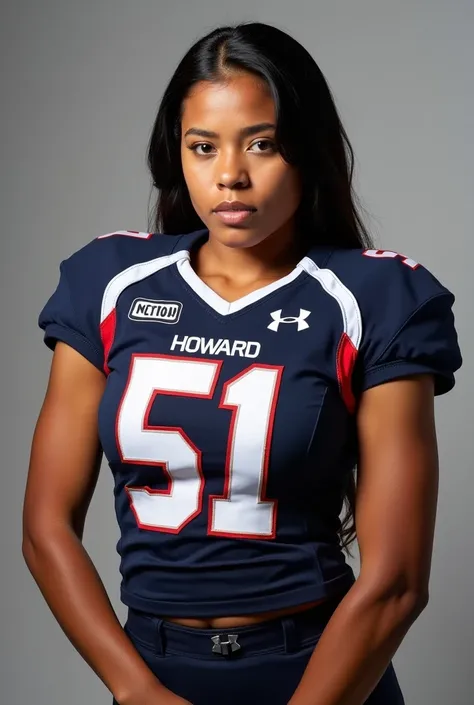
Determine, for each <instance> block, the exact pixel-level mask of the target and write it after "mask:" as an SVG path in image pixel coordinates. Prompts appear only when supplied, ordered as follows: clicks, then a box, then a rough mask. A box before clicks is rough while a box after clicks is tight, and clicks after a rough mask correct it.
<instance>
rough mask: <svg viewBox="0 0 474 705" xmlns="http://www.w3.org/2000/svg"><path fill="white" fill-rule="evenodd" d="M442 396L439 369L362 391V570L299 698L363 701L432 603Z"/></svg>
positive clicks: (358, 704)
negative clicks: (437, 405)
mask: <svg viewBox="0 0 474 705" xmlns="http://www.w3.org/2000/svg"><path fill="white" fill-rule="evenodd" d="M433 397H434V394H433V380H432V378H431V376H429V375H419V376H413V377H410V378H407V379H400V380H396V381H393V382H388V383H386V384H382V385H379V386H377V387H374V388H372V389H369V390H367V391H366V392H365V393H364V394H363V395H362V399H361V403H360V407H359V410H358V419H357V423H358V435H359V464H358V485H357V502H356V517H355V519H356V527H357V537H358V542H359V548H360V557H361V568H360V574H359V577H358V579H357V580H356V582H355V583H354V585H353V586H352V588H351V589H350V590H349V591H348V593H347V594H346V595H345V596H344V598H343V599H342V601H341V602H340V603H339V605H338V606H337V608H336V610H335V612H334V613H333V615H332V616H331V619H330V620H329V622H328V624H327V625H326V628H325V630H324V632H323V634H322V636H321V638H320V640H319V642H318V644H317V645H316V647H315V650H314V652H313V654H312V656H311V659H310V661H309V663H308V665H307V668H306V670H305V673H304V675H303V678H302V680H301V682H300V684H299V686H298V688H297V690H296V692H295V693H294V695H293V697H292V699H291V701H290V705H363V703H364V702H365V701H366V699H367V698H368V697H369V695H370V693H371V692H372V691H373V689H374V688H375V686H376V684H377V683H378V681H379V680H380V678H381V676H382V674H383V672H384V671H385V669H386V668H387V666H388V664H389V662H390V660H391V658H392V657H393V655H394V654H395V652H396V650H397V649H398V647H399V645H400V643H401V642H402V640H403V638H404V637H405V635H406V633H407V631H408V630H409V628H410V626H411V625H412V624H413V622H414V621H415V620H416V619H417V617H418V616H419V614H420V613H421V611H422V610H423V609H424V608H425V606H426V604H427V602H428V583H429V576H430V570H431V557H432V548H433V538H434V528H435V518H436V507H437V497H438V477H439V476H438V455H437V443H436V432H435V423H434V403H433Z"/></svg>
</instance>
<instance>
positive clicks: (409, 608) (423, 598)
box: [361, 576, 429, 622]
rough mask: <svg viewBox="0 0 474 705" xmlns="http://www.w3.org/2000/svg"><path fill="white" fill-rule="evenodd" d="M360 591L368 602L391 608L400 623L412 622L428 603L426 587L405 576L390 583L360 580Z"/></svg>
mask: <svg viewBox="0 0 474 705" xmlns="http://www.w3.org/2000/svg"><path fill="white" fill-rule="evenodd" d="M361 578H362V576H361ZM361 590H362V594H363V596H364V597H365V598H366V599H367V600H368V601H370V602H377V603H384V604H390V605H391V606H393V607H394V609H395V610H396V612H397V613H398V615H399V617H400V620H401V621H408V622H413V621H414V620H415V619H417V618H418V617H419V615H420V614H421V613H422V612H423V610H424V609H425V608H426V607H427V605H428V602H429V589H428V586H427V585H418V584H414V583H412V582H411V581H410V580H408V579H407V578H406V576H403V577H400V578H399V579H393V580H391V581H386V580H384V581H380V580H378V581H373V580H372V581H368V580H364V579H363V578H362V579H361Z"/></svg>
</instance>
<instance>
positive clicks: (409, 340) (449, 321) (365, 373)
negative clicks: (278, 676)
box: [341, 251, 462, 397]
mask: <svg viewBox="0 0 474 705" xmlns="http://www.w3.org/2000/svg"><path fill="white" fill-rule="evenodd" d="M366 252H367V254H371V255H372V256H364V255H365V254H366ZM374 252H375V254H376V255H377V256H373V254H374ZM346 260H347V261H346ZM346 260H345V261H344V264H345V271H344V272H342V269H341V272H342V273H343V274H344V275H345V278H346V280H347V281H348V282H349V283H350V288H351V291H352V292H353V294H354V296H355V299H356V301H357V306H358V310H359V313H360V324H361V335H360V340H359V345H358V347H357V356H356V361H355V367H354V370H353V377H352V381H353V391H354V393H355V395H356V397H358V396H359V395H360V394H361V393H362V392H363V391H365V390H366V389H369V388H370V387H374V386H376V385H379V384H383V383H384V382H390V381H392V380H395V379H398V378H401V377H407V376H410V375H415V374H422V373H429V374H432V375H433V377H434V381H435V394H437V395H439V394H445V393H446V392H449V391H450V390H451V389H452V388H453V386H454V383H455V377H454V374H455V372H456V371H457V370H458V369H459V368H460V367H461V365H462V357H461V351H460V348H459V344H458V335H457V331H456V326H455V317H454V313H453V305H454V302H455V297H454V294H453V293H452V292H451V291H450V290H449V289H447V288H446V287H445V286H444V285H443V284H442V283H441V282H440V281H439V280H438V279H437V278H436V277H435V276H434V274H432V273H431V272H430V271H429V270H428V269H427V268H426V267H424V266H423V265H422V264H419V263H417V262H415V261H414V260H410V259H408V258H406V257H404V256H402V255H397V254H396V253H394V252H392V251H380V252H379V251H362V256H361V253H360V252H359V251H356V252H354V253H353V255H352V258H351V259H350V260H349V258H348V257H346ZM349 264H350V265H351V269H350V271H349V270H348V265H349Z"/></svg>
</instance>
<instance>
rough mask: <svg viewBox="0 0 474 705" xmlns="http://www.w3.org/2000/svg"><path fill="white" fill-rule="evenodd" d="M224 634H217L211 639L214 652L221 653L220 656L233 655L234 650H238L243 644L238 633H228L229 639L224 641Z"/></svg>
mask: <svg viewBox="0 0 474 705" xmlns="http://www.w3.org/2000/svg"><path fill="white" fill-rule="evenodd" d="M222 637H224V635H223V634H222V635H221V634H217V635H216V636H211V641H212V643H213V647H212V653H213V654H219V655H220V656H231V655H232V653H233V652H234V651H238V650H239V649H240V648H241V646H240V644H239V642H238V641H237V639H238V638H239V635H238V634H227V640H226V641H222Z"/></svg>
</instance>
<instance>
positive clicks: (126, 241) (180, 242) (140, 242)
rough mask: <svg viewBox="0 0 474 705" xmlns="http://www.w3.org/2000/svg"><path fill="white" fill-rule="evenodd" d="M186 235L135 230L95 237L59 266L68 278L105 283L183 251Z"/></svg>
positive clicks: (119, 231) (117, 231)
mask: <svg viewBox="0 0 474 705" xmlns="http://www.w3.org/2000/svg"><path fill="white" fill-rule="evenodd" d="M186 239H187V236H186V235H165V234H163V233H147V232H140V231H137V230H114V231H112V232H110V233H105V234H101V235H98V236H97V237H95V238H94V239H93V240H91V241H90V242H88V243H87V244H86V245H84V246H83V247H81V248H80V249H78V250H76V251H75V252H73V253H72V254H71V255H70V256H69V257H68V258H67V259H65V260H64V261H63V262H62V263H61V268H62V269H63V270H64V271H65V272H66V273H67V275H68V276H72V277H83V276H88V277H91V276H93V277H94V278H95V279H96V280H99V281H101V282H104V281H105V282H107V280H108V279H110V278H111V277H113V276H115V275H116V274H117V273H118V272H120V271H123V270H125V269H127V268H129V267H133V266H134V265H139V264H140V263H142V262H148V261H150V260H154V259H157V258H160V257H165V258H166V257H170V256H172V255H173V254H175V253H176V252H177V251H179V250H180V249H184V248H186Z"/></svg>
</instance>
